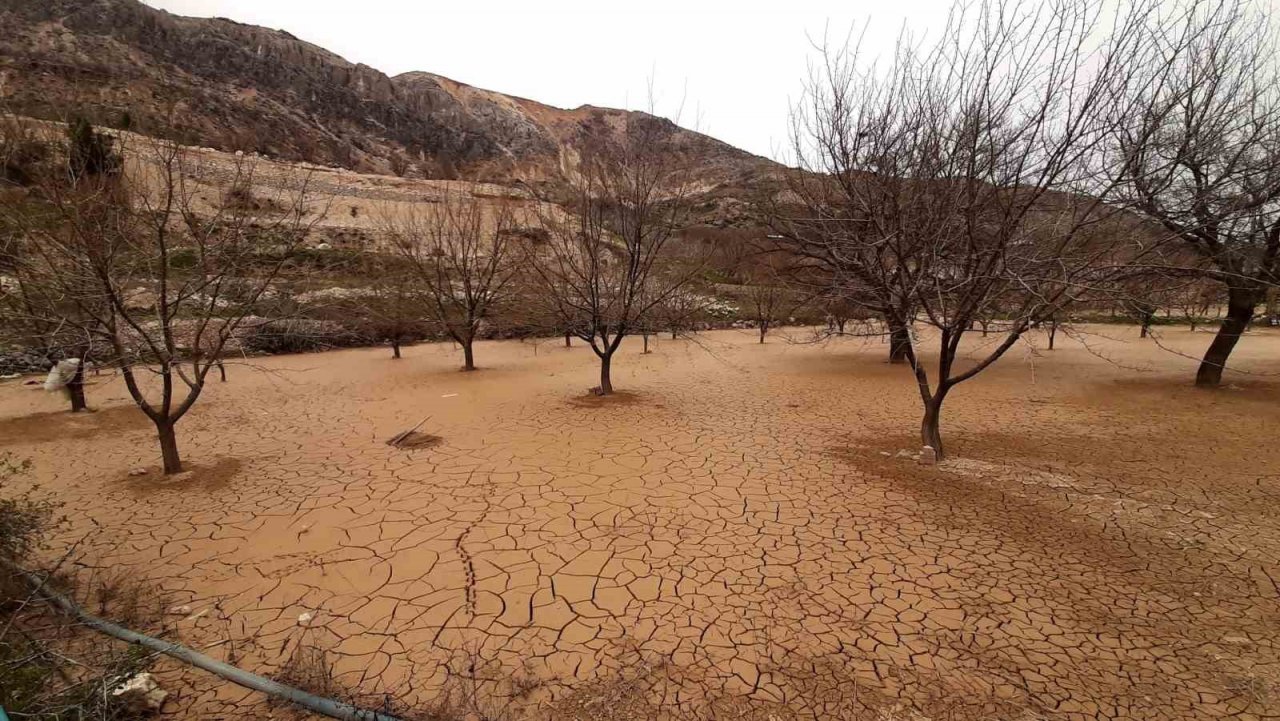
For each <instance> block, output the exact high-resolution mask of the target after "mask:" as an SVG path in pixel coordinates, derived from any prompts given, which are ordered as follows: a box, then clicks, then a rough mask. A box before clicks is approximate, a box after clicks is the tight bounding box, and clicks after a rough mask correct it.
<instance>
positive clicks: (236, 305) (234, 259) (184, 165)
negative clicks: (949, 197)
mask: <svg viewBox="0 0 1280 721" xmlns="http://www.w3.org/2000/svg"><path fill="white" fill-rule="evenodd" d="M124 156H125V158H126V162H125V163H124V169H123V171H122V172H121V174H120V175H119V176H118V177H112V178H109V179H101V180H98V181H95V182H81V183H77V184H76V185H75V186H74V187H71V188H64V187H60V186H56V185H52V186H49V187H47V188H46V191H47V192H46V194H45V197H44V207H45V211H46V215H45V217H44V218H43V219H42V222H39V223H34V222H30V218H29V217H18V218H16V219H15V221H16V222H17V223H19V224H21V225H22V229H23V241H24V247H23V256H22V257H23V272H24V274H25V275H26V277H27V278H29V279H30V282H31V283H33V284H34V286H35V287H38V288H41V289H43V290H44V291H45V292H48V293H51V294H53V295H56V296H57V297H59V298H61V299H64V301H63V303H62V304H59V305H58V306H56V307H52V308H48V309H47V310H50V311H53V312H56V313H59V317H58V318H57V320H59V321H62V322H65V323H67V324H70V325H74V326H75V327H77V328H78V329H79V330H80V331H82V332H84V333H86V334H88V335H91V336H93V337H95V338H98V339H100V340H101V341H102V343H103V344H104V345H105V346H106V347H107V348H109V357H108V358H106V359H105V360H106V361H107V362H109V363H110V364H112V365H115V366H116V367H118V368H119V370H120V373H121V374H122V375H123V376H124V381H125V385H126V386H127V387H128V390H129V394H130V395H131V396H132V398H133V400H134V402H135V403H137V405H138V407H139V408H141V409H142V411H143V412H144V413H145V414H146V415H147V417H148V418H150V419H151V421H152V423H154V424H155V427H156V432H157V435H158V437H159V442H160V450H161V456H162V458H163V462H164V472H165V473H177V472H180V471H181V470H182V460H181V456H180V455H179V452H178V442H177V436H176V433H175V426H176V424H177V423H178V421H179V420H181V419H182V418H183V417H184V416H185V415H186V414H187V412H188V411H190V410H191V407H192V406H193V405H194V404H195V402H196V400H197V399H199V397H200V394H201V392H202V391H203V390H204V387H205V381H206V378H207V376H208V373H209V371H210V370H211V369H213V368H214V367H218V366H219V365H221V361H222V358H223V355H224V353H225V351H226V349H227V346H228V344H229V343H230V342H231V341H232V339H233V337H234V336H235V333H236V331H237V330H238V329H239V328H240V327H241V326H242V325H243V324H244V323H245V322H246V320H247V319H248V318H249V317H250V315H251V313H252V312H253V309H254V307H255V305H256V303H257V301H258V300H259V299H260V298H261V297H262V295H263V293H265V292H266V290H267V289H268V288H270V287H271V286H272V284H273V283H274V282H275V281H276V279H277V277H278V276H279V274H280V271H281V269H282V268H283V266H284V264H285V262H286V261H287V259H288V257H289V255H290V254H291V252H292V250H293V248H295V247H296V245H297V244H298V243H299V242H300V240H301V238H302V236H303V235H304V234H305V228H304V225H303V221H304V217H305V216H306V215H307V211H306V208H305V201H304V198H305V188H306V182H305V180H303V181H302V182H300V183H298V184H297V187H299V188H301V190H299V191H296V192H289V193H288V194H287V196H288V202H287V203H285V204H280V203H278V202H277V203H271V204H268V205H269V206H270V208H271V209H270V210H268V211H266V212H249V211H247V210H246V209H244V208H243V206H242V205H240V204H234V203H221V204H218V205H214V206H209V205H203V204H202V203H201V201H200V199H199V198H198V191H197V185H196V181H195V180H193V179H195V178H201V177H204V176H206V172H205V170H204V169H203V168H202V167H201V164H200V161H199V160H198V159H197V157H196V156H193V155H191V154H189V153H188V152H187V151H186V150H185V149H184V148H182V147H181V146H179V145H176V144H174V143H170V142H165V141H150V142H147V143H144V144H143V147H141V148H139V149H138V152H137V153H133V154H127V153H126V154H124ZM233 175H234V176H235V177H234V180H233V181H232V183H230V184H229V185H228V187H239V185H240V183H241V182H242V181H243V180H244V179H245V178H247V177H251V176H252V175H253V168H252V167H248V166H243V165H238V166H237V167H235V168H234V172H233ZM63 308H67V309H68V310H67V312H63V310H62V309H63ZM144 374H145V375H144Z"/></svg>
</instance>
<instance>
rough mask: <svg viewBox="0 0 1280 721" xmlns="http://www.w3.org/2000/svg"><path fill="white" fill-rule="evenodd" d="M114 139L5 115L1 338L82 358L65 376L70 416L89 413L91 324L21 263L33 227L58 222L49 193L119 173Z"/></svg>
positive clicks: (0, 166)
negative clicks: (87, 377)
mask: <svg viewBox="0 0 1280 721" xmlns="http://www.w3.org/2000/svg"><path fill="white" fill-rule="evenodd" d="M113 142H114V139H113V138H111V137H109V136H105V135H102V134H99V133H96V132H94V131H93V129H92V127H90V126H88V125H87V124H85V123H84V122H83V121H77V122H75V123H73V124H72V125H70V126H68V132H67V133H66V134H65V137H63V136H60V135H59V134H57V133H56V132H54V131H53V129H52V128H49V127H45V126H42V125H40V124H38V123H36V122H34V121H30V120H28V119H24V118H19V117H17V116H12V115H7V116H3V117H2V118H0V203H3V205H4V206H5V208H6V212H3V213H0V275H3V279H2V280H0V336H2V337H3V339H4V340H6V342H8V343H10V344H13V345H15V346H17V347H21V348H26V349H31V350H36V351H38V352H39V353H40V354H41V355H43V356H44V357H45V358H46V360H48V361H50V362H51V363H54V362H57V361H60V360H68V359H70V360H74V361H76V362H77V363H76V365H75V370H74V374H73V376H72V377H71V378H69V379H65V380H66V384H65V390H66V393H67V397H68V399H69V401H70V404H71V411H72V412H78V411H85V410H88V409H89V407H88V404H87V402H86V400H85V393H84V371H85V367H86V365H87V364H88V361H89V360H90V359H91V358H92V356H93V349H94V345H93V335H92V334H91V333H88V332H87V331H86V330H85V328H86V327H87V325H90V324H91V323H90V321H91V319H89V318H87V317H84V316H80V317H78V318H77V319H76V322H67V320H66V318H67V317H69V316H74V315H75V314H76V310H77V309H76V305H75V304H74V303H73V302H71V301H70V300H69V299H68V298H67V297H66V296H65V295H64V294H62V293H60V292H59V291H58V290H57V289H56V288H49V287H42V286H41V284H39V283H38V282H34V281H35V279H34V278H32V277H31V275H30V273H28V272H27V267H26V264H25V263H24V262H23V260H24V259H23V255H24V249H26V251H25V252H28V253H29V252H30V251H29V244H28V243H27V242H26V235H27V230H28V229H29V228H30V227H31V226H33V225H36V226H38V225H41V224H43V223H48V222H51V221H52V222H56V220H54V219H53V218H52V215H53V214H51V213H49V212H48V208H47V203H46V201H45V196H46V195H47V191H48V190H49V189H50V188H53V187H57V188H60V189H61V190H62V191H64V192H66V191H68V190H70V189H72V188H74V187H76V186H85V185H89V184H95V183H102V182H105V181H108V180H110V179H111V178H112V177H113V176H114V175H115V174H116V173H117V172H118V170H119V167H120V160H119V156H118V154H117V153H116V151H115V150H114V149H113V148H112V144H113Z"/></svg>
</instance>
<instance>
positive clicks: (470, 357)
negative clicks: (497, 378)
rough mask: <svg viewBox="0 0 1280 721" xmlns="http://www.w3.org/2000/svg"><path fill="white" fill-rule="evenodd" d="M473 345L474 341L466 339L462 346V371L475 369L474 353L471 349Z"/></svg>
mask: <svg viewBox="0 0 1280 721" xmlns="http://www.w3.org/2000/svg"><path fill="white" fill-rule="evenodd" d="M474 343H475V340H474V339H472V338H468V339H467V340H466V342H464V343H463V344H462V370H464V371H473V370H475V369H476V356H475V351H474V350H473V349H472V347H471V346H472V344H474Z"/></svg>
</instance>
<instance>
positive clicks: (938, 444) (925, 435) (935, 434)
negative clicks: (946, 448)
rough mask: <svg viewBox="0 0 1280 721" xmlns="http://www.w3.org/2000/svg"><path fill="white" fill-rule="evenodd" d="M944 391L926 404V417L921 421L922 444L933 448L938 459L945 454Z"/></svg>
mask: <svg viewBox="0 0 1280 721" xmlns="http://www.w3.org/2000/svg"><path fill="white" fill-rule="evenodd" d="M943 398H944V392H943V391H939V392H938V393H936V394H935V395H934V396H933V398H932V399H931V400H930V401H929V402H928V403H926V404H925V406H924V419H923V420H921V422H920V443H921V445H925V446H930V447H932V448H933V452H934V455H935V456H936V457H937V459H938V460H940V461H941V460H942V459H943V458H944V457H945V456H944V454H943V451H942V428H941V422H942V399H943Z"/></svg>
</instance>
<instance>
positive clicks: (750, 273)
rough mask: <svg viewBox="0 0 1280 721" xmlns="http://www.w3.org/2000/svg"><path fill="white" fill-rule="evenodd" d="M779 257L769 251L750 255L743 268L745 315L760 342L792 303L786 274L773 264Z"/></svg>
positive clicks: (786, 312) (777, 263) (780, 319)
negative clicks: (754, 325)
mask: <svg viewBox="0 0 1280 721" xmlns="http://www.w3.org/2000/svg"><path fill="white" fill-rule="evenodd" d="M779 263H780V261H779V260H778V259H777V258H775V257H774V256H773V255H762V256H758V257H756V258H754V259H753V260H752V261H751V262H750V264H749V265H748V266H747V268H746V269H745V270H744V272H743V279H744V280H745V281H746V284H745V285H744V286H743V289H742V293H741V297H742V307H743V310H745V311H746V315H747V317H748V318H749V319H750V320H751V321H752V322H753V323H755V324H756V330H757V331H759V333H760V342H761V343H764V340H765V336H767V335H768V334H769V330H770V329H771V328H773V326H775V325H777V324H778V323H780V322H782V321H783V320H784V319H785V318H786V316H787V314H788V310H789V308H790V307H791V305H792V293H791V292H790V291H789V289H788V288H787V286H786V285H785V283H786V274H785V272H784V271H783V269H781V268H779V267H777V266H778V265H779Z"/></svg>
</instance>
